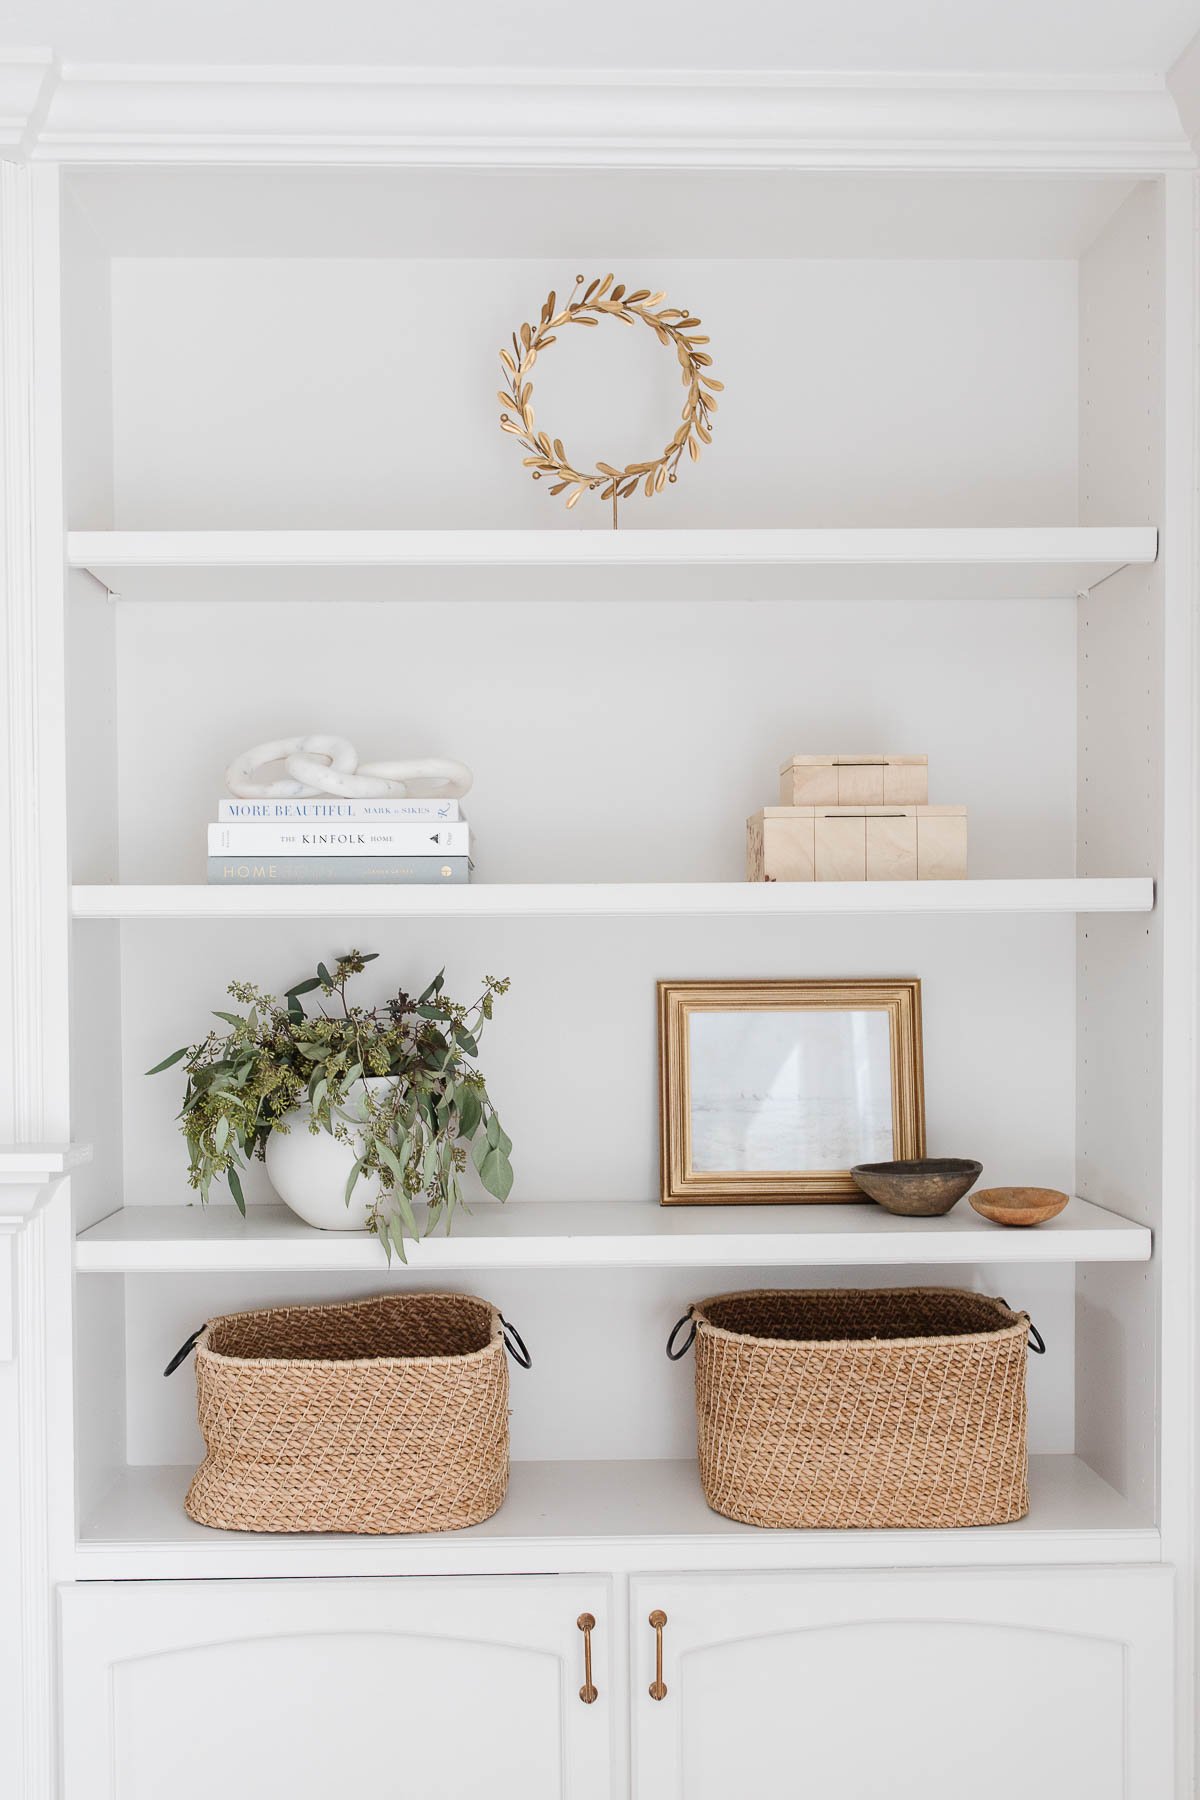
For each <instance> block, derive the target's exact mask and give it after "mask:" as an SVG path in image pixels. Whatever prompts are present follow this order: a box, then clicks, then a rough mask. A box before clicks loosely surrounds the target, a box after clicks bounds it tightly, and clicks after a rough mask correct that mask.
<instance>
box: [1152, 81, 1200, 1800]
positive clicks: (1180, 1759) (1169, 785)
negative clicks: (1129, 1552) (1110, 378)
mask: <svg viewBox="0 0 1200 1800" xmlns="http://www.w3.org/2000/svg"><path fill="white" fill-rule="evenodd" d="M1193 73H1195V70H1193ZM1163 208H1164V231H1163V236H1164V247H1165V259H1166V266H1165V273H1164V296H1165V318H1164V327H1163V328H1164V341H1165V346H1166V350H1165V356H1166V367H1165V375H1164V384H1163V385H1164V414H1165V434H1166V456H1165V463H1164V467H1165V493H1164V499H1165V519H1164V523H1165V524H1166V527H1167V534H1166V542H1167V544H1168V545H1169V547H1170V555H1169V556H1167V557H1166V558H1165V560H1164V568H1163V697H1164V708H1163V727H1164V729H1163V762H1164V784H1163V865H1162V889H1163V896H1164V906H1163V915H1162V932H1163V1032H1162V1058H1163V1062H1162V1094H1163V1125H1162V1129H1163V1139H1162V1144H1163V1152H1162V1173H1163V1196H1164V1204H1163V1232H1164V1238H1165V1241H1166V1243H1167V1244H1168V1245H1169V1253H1168V1254H1167V1255H1166V1256H1165V1257H1164V1258H1163V1265H1162V1275H1161V1281H1162V1309H1163V1316H1162V1325H1161V1359H1162V1371H1161V1382H1162V1397H1161V1415H1160V1431H1161V1451H1160V1457H1161V1466H1160V1482H1161V1491H1162V1502H1161V1522H1162V1531H1163V1540H1164V1544H1165V1545H1166V1546H1167V1551H1166V1553H1167V1555H1168V1557H1169V1559H1170V1560H1171V1561H1172V1562H1173V1563H1175V1564H1176V1566H1177V1568H1178V1570H1179V1580H1178V1583H1177V1602H1176V1667H1177V1688H1176V1714H1175V1719H1176V1759H1177V1766H1178V1772H1179V1773H1178V1791H1179V1793H1180V1794H1181V1795H1183V1794H1192V1793H1194V1792H1195V1773H1196V1768H1197V1762H1198V1760H1200V1756H1198V1746H1197V1742H1196V1705H1195V1702H1196V1683H1197V1669H1198V1666H1200V1647H1198V1641H1197V1597H1196V1579H1197V1562H1198V1549H1197V1494H1198V1488H1200V1474H1198V1470H1197V1459H1198V1456H1200V1445H1198V1439H1197V1427H1196V1405H1197V1383H1198V1381H1200V1333H1198V1328H1197V1308H1198V1306H1200V1263H1198V1243H1200V1240H1198V1238H1197V1230H1196V1198H1197V1191H1198V1187H1200V1080H1198V1066H1197V1044H1198V1042H1200V961H1198V958H1197V921H1198V918H1200V834H1198V833H1197V827H1196V811H1197V805H1198V804H1200V729H1198V723H1197V704H1198V698H1200V634H1198V633H1197V630H1196V606H1197V596H1198V595H1200V517H1198V514H1200V492H1198V481H1200V409H1198V407H1197V378H1198V371H1200V183H1198V182H1197V180H1196V178H1195V177H1189V176H1185V175H1179V176H1174V177H1172V178H1170V179H1169V180H1168V181H1166V182H1165V183H1164V195H1163Z"/></svg>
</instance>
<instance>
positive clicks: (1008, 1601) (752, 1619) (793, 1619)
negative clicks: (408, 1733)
mask: <svg viewBox="0 0 1200 1800" xmlns="http://www.w3.org/2000/svg"><path fill="white" fill-rule="evenodd" d="M658 1611H661V1612H663V1613H665V1614H666V1623H665V1625H664V1626H663V1628H662V1639H663V1680H664V1682H665V1685H666V1694H665V1695H664V1697H663V1698H662V1699H658V1700H656V1699H653V1698H652V1697H651V1695H650V1694H649V1692H648V1691H647V1690H648V1688H649V1685H650V1683H651V1682H652V1681H653V1680H654V1675H655V1668H654V1635H655V1634H654V1631H653V1629H652V1628H651V1626H650V1624H649V1623H648V1617H649V1615H650V1613H651V1612H658ZM1171 1617H1172V1603H1171V1576H1170V1571H1169V1570H1167V1569H1163V1568H1146V1569H1129V1570H1121V1569H1118V1570H1093V1569H1078V1570H1007V1571H994V1572H993V1571H989V1572H987V1573H983V1574H974V1573H971V1572H952V1571H945V1572H941V1571H939V1572H938V1573H930V1574H910V1573H904V1574H893V1573H887V1572H885V1573H880V1574H872V1573H867V1574H846V1575H832V1574H829V1575H827V1574H814V1575H791V1574H789V1575H761V1576H758V1575H754V1576H741V1575H737V1576H726V1577H724V1578H722V1577H720V1576H668V1577H665V1578H664V1579H662V1580H655V1579H654V1578H653V1577H650V1576H638V1577H637V1578H636V1580H635V1581H634V1583H633V1586H632V1592H631V1609H630V1620H631V1626H630V1628H631V1631H632V1633H633V1654H632V1659H631V1663H632V1670H633V1683H634V1695H633V1751H634V1792H635V1795H637V1796H638V1800H684V1797H685V1796H686V1800H731V1797H736V1800H751V1797H752V1796H759V1795H770V1796H771V1800H793V1797H795V1800H800V1797H801V1796H803V1797H804V1800H967V1797H969V1800H1016V1797H1019V1800H1169V1796H1170V1794H1171V1792H1172V1787H1171V1765H1172V1758H1171V1661H1172V1657H1171V1632H1172V1624H1171Z"/></svg>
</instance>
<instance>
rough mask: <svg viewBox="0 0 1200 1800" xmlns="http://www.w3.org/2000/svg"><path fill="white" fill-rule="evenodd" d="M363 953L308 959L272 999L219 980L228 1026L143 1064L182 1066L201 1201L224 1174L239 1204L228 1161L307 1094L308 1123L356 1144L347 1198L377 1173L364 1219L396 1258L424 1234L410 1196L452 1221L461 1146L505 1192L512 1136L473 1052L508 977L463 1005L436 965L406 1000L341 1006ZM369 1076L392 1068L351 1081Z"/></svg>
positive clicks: (191, 1159) (366, 957) (191, 1161)
mask: <svg viewBox="0 0 1200 1800" xmlns="http://www.w3.org/2000/svg"><path fill="white" fill-rule="evenodd" d="M374 961H375V954H374V953H373V952H372V953H360V952H359V951H357V950H352V951H351V952H350V953H349V955H347V956H339V957H338V958H337V959H336V960H335V962H334V965H333V969H332V970H330V969H329V968H327V967H326V965H325V964H324V963H318V965H317V972H316V974H315V975H311V976H309V977H307V979H305V980H304V981H298V982H297V983H296V984H295V986H294V987H290V988H288V990H287V992H286V993H285V995H284V997H283V1001H282V1002H280V1001H278V1000H276V999H275V997H274V995H272V994H264V993H262V992H261V991H260V990H259V989H258V988H257V987H254V986H253V985H252V984H251V983H250V982H246V981H233V982H230V984H229V988H228V990H227V991H228V993H229V994H230V996H231V997H232V998H233V999H234V1000H236V1001H237V1002H238V1004H239V1005H241V1006H242V1007H244V1008H245V1009H246V1010H245V1011H244V1012H241V1013H235V1012H216V1013H214V1015H213V1016H214V1017H215V1018H217V1019H220V1020H221V1021H222V1022H223V1024H224V1025H225V1026H226V1028H227V1029H226V1030H224V1031H216V1030H214V1031H210V1032H209V1034H208V1036H207V1037H206V1038H204V1039H203V1041H202V1042H200V1043H198V1044H192V1045H185V1047H184V1048H183V1049H182V1050H176V1051H175V1052H174V1053H173V1054H172V1055H170V1056H167V1057H164V1058H163V1060H162V1062H160V1063H157V1064H156V1065H155V1066H154V1068H153V1069H148V1070H147V1074H149V1075H157V1074H159V1073H160V1072H161V1071H162V1070H163V1069H170V1068H172V1067H174V1065H175V1064H176V1063H179V1062H182V1063H183V1064H184V1067H185V1069H186V1071H187V1078H188V1079H187V1089H186V1092H185V1094H184V1097H183V1107H182V1109H181V1111H180V1113H179V1122H180V1130H181V1131H182V1132H183V1135H184V1137H185V1139H186V1140H187V1147H188V1170H189V1174H188V1179H189V1181H190V1183H191V1185H192V1187H193V1188H195V1189H196V1190H197V1191H198V1193H199V1195H200V1199H201V1201H207V1199H208V1195H209V1189H210V1188H211V1186H212V1184H213V1182H214V1181H215V1180H217V1179H218V1178H219V1177H221V1176H223V1177H224V1178H225V1180H226V1181H227V1182H228V1184H229V1190H230V1192H231V1193H232V1195H233V1198H234V1200H235V1201H236V1202H237V1205H238V1206H239V1207H240V1209H241V1211H242V1212H243V1214H244V1213H245V1210H246V1202H245V1199H244V1197H243V1194H242V1184H241V1180H240V1177H239V1173H238V1171H239V1170H240V1169H243V1168H245V1167H246V1166H247V1165H248V1162H249V1159H250V1157H251V1155H257V1156H259V1157H260V1158H261V1157H262V1156H263V1155H264V1153H265V1150H266V1144H267V1139H268V1138H269V1137H270V1135H271V1133H272V1132H273V1131H288V1130H289V1129H290V1125H289V1124H288V1123H286V1122H285V1121H286V1115H287V1114H288V1113H290V1112H292V1111H294V1110H295V1108H297V1107H299V1106H302V1105H304V1104H305V1103H307V1104H308V1106H309V1108H310V1112H311V1117H310V1123H309V1127H308V1129H309V1130H310V1131H312V1132H314V1133H316V1132H319V1131H328V1132H330V1133H332V1135H333V1136H334V1137H335V1138H338V1139H339V1140H340V1141H341V1142H343V1143H346V1144H349V1145H352V1146H353V1147H354V1149H355V1151H356V1152H357V1153H358V1154H357V1157H356V1161H355V1164H354V1169H353V1171H352V1173H351V1175H350V1178H349V1180H348V1182H347V1184H346V1203H347V1205H349V1202H350V1196H351V1194H352V1193H353V1191H354V1189H355V1187H356V1186H357V1184H358V1182H359V1181H360V1180H371V1181H374V1182H375V1184H376V1194H375V1201H374V1205H373V1207H372V1209H371V1213H370V1217H369V1224H370V1227H371V1229H372V1230H373V1231H374V1232H375V1233H376V1235H377V1236H378V1238H379V1239H380V1241H381V1243H382V1244H383V1246H384V1248H385V1250H386V1251H387V1254H388V1260H389V1261H390V1260H391V1255H392V1251H393V1250H395V1251H396V1254H397V1255H398V1256H399V1257H400V1258H401V1260H402V1261H403V1260H404V1245H405V1241H406V1238H407V1239H410V1240H415V1239H416V1238H419V1237H420V1236H421V1231H420V1228H419V1226H418V1221H417V1216H416V1214H415V1212H414V1210H413V1202H414V1201H415V1200H418V1199H422V1198H423V1199H425V1200H426V1201H427V1202H428V1206H429V1211H428V1218H427V1221H426V1228H427V1230H429V1231H432V1230H433V1229H434V1228H435V1227H436V1226H437V1224H438V1222H439V1221H440V1220H442V1219H445V1221H446V1223H447V1228H448V1227H449V1221H450V1218H451V1216H452V1214H453V1212H454V1209H455V1207H456V1206H458V1205H460V1204H461V1202H462V1190H461V1187H460V1184H459V1176H460V1174H461V1173H462V1171H463V1170H464V1169H465V1168H466V1164H467V1155H468V1146H469V1154H470V1157H471V1160H472V1162H473V1163H474V1165H475V1167H476V1169H477V1170H478V1172H479V1178H480V1180H481V1181H482V1183H483V1185H484V1187H485V1188H486V1189H487V1191H488V1193H490V1194H494V1195H495V1196H496V1198H497V1199H498V1200H505V1199H507V1197H508V1194H509V1192H510V1190H511V1188H512V1182H513V1172H512V1163H511V1162H510V1161H509V1156H510V1153H511V1151H512V1140H511V1139H510V1138H509V1137H508V1135H507V1133H506V1132H505V1131H504V1128H503V1126H502V1125H501V1123H500V1117H499V1114H498V1113H497V1112H496V1109H495V1107H494V1106H493V1104H492V1102H491V1100H490V1098H489V1096H488V1091H487V1086H486V1083H485V1081H484V1078H483V1076H482V1075H481V1073H480V1072H479V1070H478V1069H477V1068H476V1066H475V1062H474V1059H475V1057H476V1056H477V1055H478V1051H479V1037H480V1033H481V1030H482V1027H483V1025H484V1023H485V1021H486V1020H488V1019H490V1018H491V1016H492V1005H493V1002H494V1000H495V998H496V996H497V995H498V994H503V993H506V992H507V991H508V985H509V984H508V981H507V980H503V981H498V980H496V979H495V978H494V977H493V976H490V975H489V976H488V977H487V979H486V980H485V982H484V987H483V993H482V994H481V995H480V996H479V998H478V999H477V1000H476V1001H475V1003H474V1005H472V1006H460V1005H459V1004H458V1003H457V1002H456V1001H454V1000H451V999H450V997H449V995H448V994H447V993H446V991H445V986H444V983H443V978H442V974H438V975H435V976H434V978H433V980H432V981H431V982H430V983H429V986H428V987H427V988H426V989H425V991H424V993H423V994H421V995H419V996H418V997H417V998H415V999H414V998H413V997H412V996H411V995H409V994H406V993H404V991H403V990H401V991H400V992H398V993H397V994H396V995H395V996H394V998H392V999H390V1000H388V1001H386V1002H385V1003H384V1004H383V1005H382V1006H379V1007H374V1008H365V1007H360V1006H351V1005H349V1004H348V1002H347V1000H346V984H347V982H348V981H349V979H350V977H351V976H352V975H357V974H360V973H361V972H362V970H363V969H364V968H365V967H366V965H367V964H368V963H369V962H374ZM443 973H444V972H443ZM306 994H319V995H320V999H319V1000H318V1001H317V1002H316V1005H317V1007H318V1011H317V1013H316V1014H315V1015H310V1014H307V1013H306V1012H305V1010H304V1006H303V1004H302V999H303V996H304V995H306ZM327 1001H328V1002H332V1003H333V1005H334V1010H329V1011H327V1010H326V1006H325V1004H324V1003H325V1002H327ZM337 1009H340V1010H337ZM370 1076H385V1077H390V1078H391V1079H390V1080H388V1081H379V1082H373V1083H372V1082H370V1081H367V1082H366V1083H365V1085H363V1086H361V1087H356V1086H355V1084H356V1083H357V1082H359V1081H361V1080H362V1079H363V1078H364V1077H370Z"/></svg>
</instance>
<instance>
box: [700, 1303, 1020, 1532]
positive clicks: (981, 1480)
mask: <svg viewBox="0 0 1200 1800" xmlns="http://www.w3.org/2000/svg"><path fill="white" fill-rule="evenodd" d="M691 1311H692V1318H693V1320H694V1321H695V1324H696V1412H697V1429H698V1447H699V1457H700V1478H701V1482H702V1484H703V1487H704V1494H705V1498H706V1499H707V1501H708V1504H709V1505H710V1506H711V1507H712V1509H713V1511H714V1512H718V1513H722V1514H724V1515H725V1517H726V1518H730V1519H740V1520H742V1521H744V1522H745V1523H747V1524H750V1525H767V1526H784V1527H791V1528H800V1527H837V1528H842V1527H850V1526H874V1527H887V1528H892V1529H895V1528H902V1527H909V1526H925V1527H930V1526H933V1527H946V1526H958V1525H998V1524H1003V1523H1006V1522H1008V1521H1009V1520H1012V1519H1019V1518H1022V1517H1023V1516H1024V1514H1025V1513H1026V1512H1028V1510H1029V1492H1028V1484H1027V1456H1026V1439H1025V1432H1026V1406H1025V1363H1026V1351H1027V1343H1028V1335H1029V1319H1028V1315H1027V1314H1025V1313H1016V1312H1013V1311H1012V1310H1011V1308H1010V1307H1008V1306H1007V1305H1006V1304H1005V1302H1004V1301H1003V1300H993V1299H989V1298H987V1297H986V1296H985V1295H982V1294H973V1293H968V1292H966V1291H964V1290H961V1289H956V1288H883V1289H842V1290H834V1289H828V1290H825V1289H822V1290H808V1291H770V1290H762V1291H757V1292H752V1293H742V1294H724V1295H719V1296H717V1297H716V1298H714V1299H711V1300H704V1301H701V1302H700V1303H699V1304H698V1305H695V1306H693V1307H692V1309H691Z"/></svg>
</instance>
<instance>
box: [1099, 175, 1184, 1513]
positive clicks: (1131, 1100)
mask: <svg viewBox="0 0 1200 1800" xmlns="http://www.w3.org/2000/svg"><path fill="white" fill-rule="evenodd" d="M1161 205H1162V200H1161V194H1160V193H1159V191H1158V190H1157V189H1155V188H1149V187H1147V188H1140V189H1138V190H1137V191H1136V192H1135V193H1134V195H1133V196H1132V197H1131V198H1130V199H1129V200H1128V201H1127V202H1126V203H1125V205H1124V206H1123V207H1122V208H1121V210H1120V212H1119V213H1118V214H1117V215H1116V217H1115V219H1114V220H1113V222H1112V224H1111V225H1110V226H1109V228H1108V230H1107V231H1106V232H1105V233H1104V234H1103V235H1102V236H1101V237H1100V239H1098V241H1097V243H1096V245H1095V246H1094V247H1093V249H1092V250H1091V251H1090V252H1089V254H1088V255H1087V256H1086V257H1085V258H1084V259H1083V262H1082V263H1081V265H1080V403H1081V407H1080V520H1081V523H1083V524H1092V523H1095V522H1097V521H1098V520H1100V519H1102V518H1112V517H1114V516H1115V515H1116V514H1118V513H1119V514H1120V515H1121V517H1123V518H1124V517H1128V519H1129V521H1130V523H1131V524H1134V523H1137V524H1140V523H1150V522H1152V521H1154V520H1156V519H1160V518H1161V511H1162V498H1163V470H1162V444H1163V435H1162V425H1163V414H1162V406H1163V362H1162V357H1163V346H1162V331H1163V285H1162V284H1163V277H1162V222H1161ZM1165 548H1166V553H1167V554H1169V545H1167V546H1166V547H1165ZM1162 608H1163V565H1162V563H1161V562H1160V563H1158V564H1156V565H1155V566H1154V567H1153V568H1152V569H1149V570H1128V571H1126V572H1125V573H1124V574H1120V575H1116V576H1114V577H1113V578H1112V579H1111V580H1110V581H1107V582H1105V583H1104V584H1103V585H1102V586H1101V587H1099V588H1097V589H1095V590H1094V591H1093V593H1092V594H1091V595H1090V596H1089V598H1088V599H1087V600H1086V601H1084V602H1081V604H1080V607H1079V703H1078V705H1079V764H1078V771H1079V864H1078V873H1079V874H1081V875H1104V874H1107V873H1109V872H1110V871H1111V870H1113V869H1114V868H1116V867H1118V866H1119V867H1120V868H1121V869H1122V870H1124V871H1125V872H1126V873H1128V874H1139V875H1141V874H1145V875H1150V874H1154V875H1157V874H1159V873H1160V872H1161V869H1162V850H1161V844H1162V782H1163V767H1162V728H1163V711H1162V709H1163V622H1162ZM1077 929H1078V939H1077V965H1078V986H1079V1029H1078V1066H1079V1080H1078V1095H1077V1112H1076V1119H1077V1133H1078V1143H1077V1157H1078V1175H1077V1186H1078V1190H1079V1192H1080V1193H1081V1194H1083V1195H1084V1196H1085V1197H1086V1198H1087V1199H1090V1200H1097V1201H1100V1202H1101V1203H1102V1204H1104V1205H1108V1206H1112V1207H1114V1208H1116V1210H1117V1211H1119V1212H1122V1213H1125V1214H1126V1215H1127V1216H1128V1217H1130V1218H1135V1219H1138V1220H1140V1221H1141V1222H1143V1223H1145V1224H1149V1225H1151V1226H1153V1227H1155V1228H1157V1227H1158V1226H1160V1225H1161V1222H1162V1048H1161V1046H1162V940H1161V913H1159V912H1156V913H1154V914H1152V915H1151V916H1150V918H1149V919H1142V920H1138V921H1136V922H1135V921H1134V920H1132V919H1116V918H1110V919H1098V918H1093V919H1084V920H1080V922H1079V925H1078V928H1077ZM1158 1286H1159V1271H1158V1266H1157V1263H1151V1264H1149V1265H1142V1266H1139V1267H1138V1268H1137V1269H1132V1268H1131V1269H1128V1270H1122V1271H1121V1275H1120V1278H1116V1277H1115V1272H1114V1271H1112V1270H1106V1269H1097V1268H1086V1267H1085V1268H1081V1269H1080V1271H1079V1282H1078V1339H1077V1356H1078V1370H1079V1392H1078V1408H1079V1411H1078V1431H1079V1437H1078V1449H1079V1452H1080V1454H1081V1455H1082V1456H1084V1457H1085V1458H1086V1459H1087V1460H1088V1461H1089V1462H1090V1463H1091V1464H1092V1465H1093V1466H1094V1467H1095V1468H1096V1469H1097V1470H1098V1471H1099V1472H1100V1473H1101V1474H1102V1475H1103V1476H1104V1477H1105V1478H1106V1479H1107V1480H1108V1481H1110V1482H1111V1483H1112V1484H1113V1485H1114V1486H1115V1487H1117V1488H1119V1489H1121V1490H1122V1491H1123V1492H1124V1493H1126V1494H1127V1495H1128V1496H1129V1497H1130V1498H1131V1499H1133V1500H1134V1501H1136V1502H1137V1503H1138V1504H1139V1505H1140V1506H1142V1507H1144V1508H1147V1509H1149V1508H1150V1507H1151V1506H1152V1505H1153V1502H1154V1496H1155V1492H1156V1479H1157V1475H1156V1470H1157V1459H1156V1437H1157V1429H1156V1428H1157V1393H1158Z"/></svg>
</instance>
